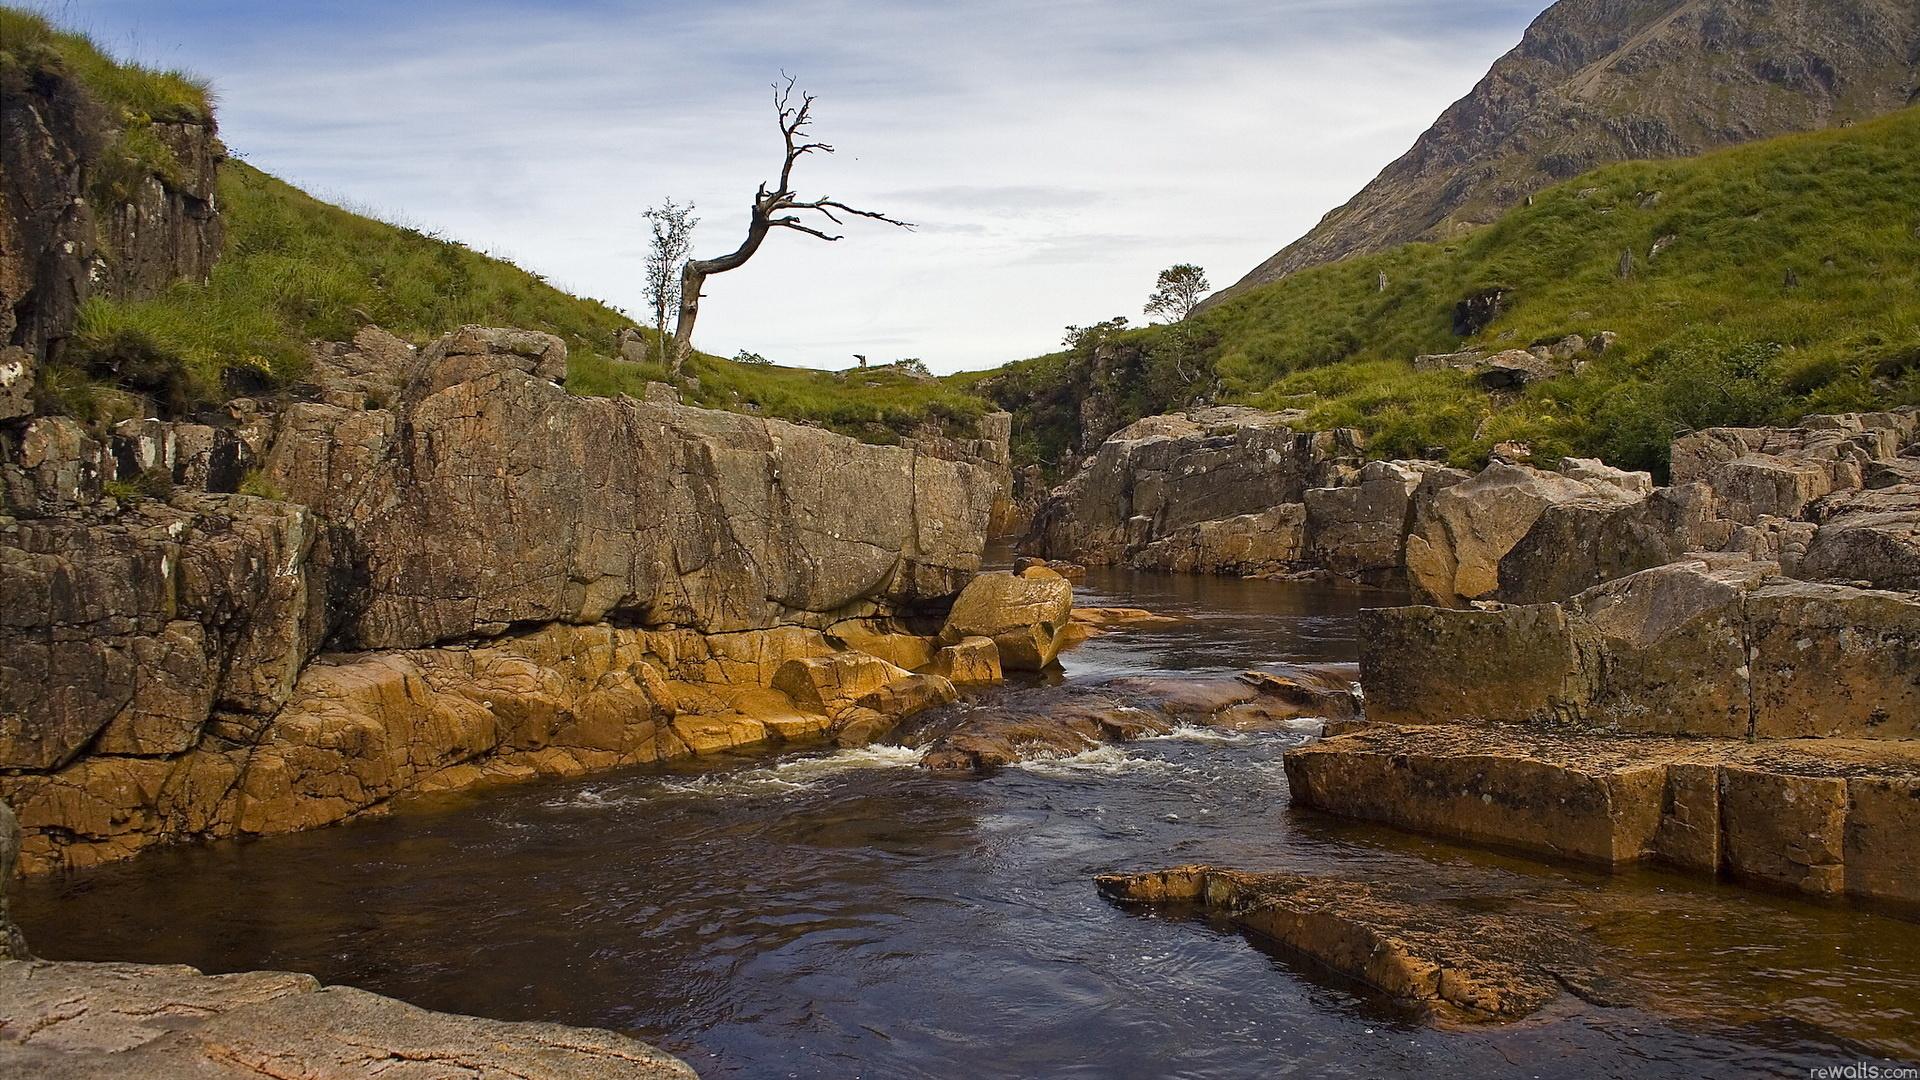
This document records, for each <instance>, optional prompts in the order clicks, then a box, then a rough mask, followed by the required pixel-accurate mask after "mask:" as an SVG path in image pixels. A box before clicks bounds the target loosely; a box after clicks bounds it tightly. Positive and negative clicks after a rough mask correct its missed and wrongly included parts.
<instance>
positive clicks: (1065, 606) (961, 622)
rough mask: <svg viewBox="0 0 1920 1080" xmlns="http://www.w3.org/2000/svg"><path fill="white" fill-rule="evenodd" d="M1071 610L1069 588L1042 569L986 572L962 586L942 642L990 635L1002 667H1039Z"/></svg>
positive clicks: (1054, 651) (1054, 649) (1047, 660)
mask: <svg viewBox="0 0 1920 1080" xmlns="http://www.w3.org/2000/svg"><path fill="white" fill-rule="evenodd" d="M1072 611H1073V586H1072V585H1069V584H1068V583H1067V580H1066V579H1065V578H1063V577H1061V576H1060V575H1058V574H1056V573H1053V572H1052V571H1050V570H1047V569H1046V568H1045V567H1029V568H1028V569H1027V570H1026V571H1025V572H1024V573H1023V574H1021V575H1019V576H1016V575H1014V574H1012V573H1010V572H1007V571H1004V570H995V571H989V572H987V573H984V574H980V575H978V576H977V577H975V578H974V579H973V580H972V581H970V582H968V583H967V587H966V588H965V589H963V590H961V593H960V596H959V598H958V599H956V600H955V601H954V602H953V610H952V611H951V612H949V613H948V615H947V623H946V626H945V627H943V628H942V629H941V631H940V640H941V642H942V643H944V644H948V645H951V644H955V643H957V642H959V641H961V640H963V639H965V638H970V637H984V638H991V639H992V640H993V643H994V645H995V646H996V647H997V648H998V649H999V652H1000V666H1001V667H1002V668H1006V669H1009V670H1019V671H1038V670H1040V669H1042V668H1044V667H1046V666H1047V665H1049V664H1051V663H1053V660H1054V657H1055V656H1057V655H1058V654H1059V651H1060V631H1061V629H1062V628H1064V627H1065V626H1066V625H1067V623H1068V621H1069V620H1070V618H1071V617H1072Z"/></svg>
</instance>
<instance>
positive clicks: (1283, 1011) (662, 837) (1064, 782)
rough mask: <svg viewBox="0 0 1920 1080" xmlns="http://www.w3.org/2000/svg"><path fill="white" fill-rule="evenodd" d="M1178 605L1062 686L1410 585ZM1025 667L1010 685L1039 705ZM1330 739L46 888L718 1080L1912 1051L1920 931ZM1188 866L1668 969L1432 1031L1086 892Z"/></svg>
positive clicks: (1318, 621) (59, 930)
mask: <svg viewBox="0 0 1920 1080" xmlns="http://www.w3.org/2000/svg"><path fill="white" fill-rule="evenodd" d="M1079 594H1080V595H1079V602H1081V603H1083V604H1109V605H1129V606H1140V607H1146V608H1150V609H1153V610H1156V611H1160V612H1164V613H1167V614H1174V615H1181V616H1185V619H1184V620H1183V621H1181V622H1179V623H1177V624H1173V625H1170V626H1157V627H1147V628H1141V629H1136V630H1132V631H1129V632H1126V633H1122V634H1115V635H1112V636H1108V637H1103V638H1098V639H1095V640H1094V641H1092V642H1089V643H1088V644H1086V645H1085V646H1083V647H1081V648H1080V649H1078V650H1076V651H1074V652H1072V653H1070V654H1068V655H1067V657H1066V658H1065V664H1064V667H1065V678H1066V680H1067V681H1068V682H1069V683H1071V684H1075V685H1085V684H1091V683H1096V682H1098V681H1100V680H1104V679H1110V678H1114V677H1118V676H1123V675H1124V676H1131V675H1141V674H1162V675H1197V674H1204V675H1217V674H1221V673H1232V672H1238V671H1241V670H1245V669H1249V668H1259V667H1267V668H1274V669H1276V670H1278V669H1283V668H1284V666H1285V665H1287V664H1297V663H1351V662H1352V661H1353V659H1354V656H1355V653H1356V641H1355V632H1356V623H1355V613H1356V612H1357V611H1358V610H1359V608H1361V607H1362V606H1365V605H1370V604H1376V603H1382V602H1390V601H1391V600H1392V597H1390V596H1388V595H1387V594H1382V593H1377V592H1368V591H1364V590H1357V589H1350V588H1342V587H1333V586H1324V585H1306V584H1292V583H1278V582H1258V581H1237V580H1219V579H1210V578H1187V577H1164V576H1151V575H1134V574H1130V573H1125V572H1118V571H1113V572H1096V573H1095V574H1094V576H1093V577H1092V578H1091V579H1090V581H1089V583H1088V585H1087V586H1085V587H1083V588H1081V589H1080V590H1079ZM1053 692H1057V691H1056V690H1053V689H1050V688H1048V687H1045V686H1034V685H1029V686H1011V687H1008V688H1006V689H1003V690H1001V691H998V692H997V693H1000V694H1004V695H1045V694H1048V693H1053ZM1311 737H1312V735H1311V733H1310V732H1308V731H1282V732H1276V733H1261V734H1222V733H1214V732H1208V731H1200V730H1194V729H1181V730H1179V731H1176V732H1175V734H1174V735H1172V736H1169V737H1163V738H1156V739H1150V740H1146V741H1143V742H1138V743H1134V744H1131V745H1128V746H1125V747H1115V748H1106V749H1100V750H1095V751H1091V752H1088V753H1085V754H1081V755H1078V756H1076V757H1071V758H1066V759H1062V760H1048V761H1036V762H1029V763H1026V764H1023V765H1021V766H1017V767H1013V768H1008V769H1005V770H1002V771H1000V772H998V773H997V774H994V775H991V776H987V777H982V778H967V779H955V778H951V777H943V776H935V775H931V774H928V773H926V772H924V771H923V770H920V769H917V768H915V767H913V765H912V761H913V758H914V753H913V752H912V751H910V750H906V749H903V748H899V747H892V746H876V747H870V748H866V749H860V750H848V751H833V750H830V749H822V750H815V751H805V752H795V753H792V754H789V755H786V756H783V757H780V758H775V759H744V758H743V759H726V760H716V759H705V760H703V761H701V762H699V763H696V764H679V765H675V766H672V767H662V768H648V769H641V770H634V771H629V772H623V773H617V774H606V775H600V776H595V777H589V778H585V779H580V780H571V781H565V782H551V783H532V784H526V785H521V786H517V787H510V788H496V789H492V790H489V791H486V792H484V793H480V794H471V795H466V796H446V797H437V798H434V799H430V800H427V799H422V800H415V801H414V802H412V803H410V804H408V805H406V806H404V807H402V808H401V809H400V810H399V811H398V812H397V813H395V814H394V815H392V816H390V817H387V818H383V819H378V820H370V821H366V822H362V823H357V824H352V825H348V826H344V827H339V828H332V829H324V830H320V831H316V832H311V833H305V834H301V835H295V836H284V837H275V838H271V839H267V840H260V841H253V842H221V843H212V844H206V845H195V846H183V847H176V848H171V849H165V850H157V851H153V852H150V853H147V854H145V855H142V856H141V857H139V858H137V859H134V860H132V861H130V862H126V863H121V864H117V865H112V866H107V867H103V868H99V869H96V870H93V871H90V872H84V873H78V874H72V875H67V876H64V877H58V878H48V879H38V880H34V881H30V882H27V883H25V884H24V885H23V886H22V887H21V888H20V890H19V895H18V904H17V916H18V918H19V921H20V922H21V924H22V925H23V927H24V928H25V930H26V932H27V936H28V940H29V942H30V943H31V944H32V945H33V946H34V947H35V949H36V951H37V952H39V953H40V954H41V955H43V956H47V957H51V958H55V959H115V960H140V961H152V962H177V963H187V964H192V965H195V966H197V967H200V968H203V969H205V970H208V971H234V970H243V969H255V968H278V969H289V970H297V971H307V972H312V973H314V974H315V975H318V976H319V977H320V978H321V979H322V980H324V981H327V982H335V983H347V984H351V985H355V986H360V987H364V988H366V989H369V990H374V991H377V992H380V993H384V994H390V995H393V996H396V997H400V998H403V999H405V1000H408V1001H412V1002H414V1003H416V1004H420V1005H423V1006H427V1007H429V1008H435V1009H442V1010H448V1011H453V1012H463V1013H475V1014H480V1015H485V1016H492V1017H500V1018H505V1019H526V1020H551V1021H558V1022H561V1023H567V1024H576V1025H587V1026H596V1027H608V1028H615V1029H619V1030H622V1031H626V1032H630V1033H633V1034H635V1035H638V1036H640V1037H642V1038H645V1039H648V1040H650V1041H653V1042H655V1043H656V1044H658V1045H660V1046H662V1047H664V1048H666V1049H668V1050H671V1051H673V1052H674V1053H677V1054H680V1055H682V1056H683V1057H685V1058H686V1059H687V1060H688V1061H689V1062H691V1063H692V1064H693V1065H694V1066H695V1067H696V1068H698V1069H699V1070H700V1072H701V1074H702V1075H703V1076H706V1077H709V1078H717V1077H871V1078H881V1077H885V1078H893V1077H940V1078H950V1077H966V1078H983V1080H984V1078H998V1077H1006V1078H1015V1077H1020V1078H1025V1077H1103V1078H1104V1077H1140V1078H1147V1077H1156V1078H1157V1077H1186V1078H1193V1080H1214V1078H1218V1080H1226V1078H1256V1077H1270V1076H1276V1075H1281V1074H1284V1073H1287V1072H1289V1071H1292V1072H1296V1073H1298V1074H1301V1075H1357V1076H1412V1075H1428V1074H1440V1075H1447V1074H1451V1075H1456V1076H1463V1077H1465V1076H1471V1077H1482V1076H1485V1077H1509V1076H1510V1077H1560V1076H1566V1077H1574V1076H1581V1077H1585V1076H1621V1077H1627V1076H1632V1077H1650V1076H1674V1077H1698V1076H1721V1075H1779V1076H1802V1077H1804V1076H1806V1075H1808V1073H1807V1069H1808V1068H1809V1067H1812V1066H1820V1065H1836V1064H1846V1063H1850V1062H1853V1061H1855V1060H1858V1059H1861V1058H1875V1057H1882V1056H1886V1057H1904V1058H1908V1059H1912V1058H1916V1057H1920V923H1916V922H1913V921H1910V920H1907V919H1903V918H1898V917H1894V916H1893V915H1891V914H1889V913H1886V912H1881V911H1877V910H1874V909H1871V908H1868V907H1865V906H1861V905H1856V904H1851V903H1813V902H1809V901H1805V900H1801V899H1798V898H1792V897H1784V896H1775V895H1770V894H1767V893H1762V892H1754V891H1749V890H1745V889H1740V888H1736V887H1734V886H1731V885H1725V884H1718V883H1714V882H1710V881H1702V880H1698V879H1693V878H1687V877H1682V876H1679V875H1676V874H1670V873H1666V872H1663V871H1659V870H1652V869H1636V870H1632V871H1629V872H1625V873H1619V874H1606V873H1598V872H1594V871H1590V870H1585V869H1580V868H1573V867H1560V866H1551V865H1546V864H1541V863H1536V862H1532V861H1528V860H1522V859H1513V858H1507V857H1503V856H1500V855H1496V854H1488V853H1484V852H1478V851H1472V850H1468V849H1465V848H1460V847H1455V846H1452V845H1449V844H1445V843H1441V842H1437V841H1430V840H1425V839H1420V838H1416V837H1410V836H1406V835H1403V834H1399V833H1395V832H1393V831H1391V830H1386V829H1381V828H1375V827H1371V826H1361V825H1355V824H1351V823H1343V822H1339V821H1334V820H1331V819H1328V818H1324V817H1321V816H1318V815H1310V814H1305V813H1301V812H1296V811H1291V810H1289V809H1288V807H1287V785H1286V778H1285V775H1284V774H1283V772H1282V770H1281V764H1280V762H1281V755H1282V754H1283V753H1284V752H1285V751H1286V750H1287V749H1288V748H1290V747H1292V746H1295V745H1298V744H1300V743H1301V742H1303V741H1305V740H1306V739H1308V738H1311ZM1185 862H1212V863H1217V864H1221V865H1227V866H1233V867H1237V868H1245V869H1261V868H1272V869H1288V870H1295V871H1302V872H1315V871H1329V870H1337V871H1340V872H1343V873H1349V874H1352V873H1360V874H1365V875H1369V876H1375V877H1380V878H1394V879H1397V880H1403V881H1415V882H1427V883H1432V885H1433V887H1434V888H1435V889H1436V890H1437V893H1438V892H1444V893H1445V894H1446V895H1447V896H1450V897H1452V898H1453V899H1452V900H1450V901H1447V902H1458V901H1459V899H1460V898H1461V897H1472V896H1475V895H1479V894H1481V893H1485V894H1487V895H1492V894H1495V893H1498V892H1501V891H1503V890H1504V891H1511V890H1513V889H1515V888H1520V889H1526V890H1531V891H1533V892H1536V893H1538V894H1540V895H1544V896H1548V897H1551V898H1556V902H1559V903H1562V904H1563V906H1564V907H1565V908H1566V909H1567V911H1568V912H1569V917H1570V918H1572V917H1578V918H1580V919H1581V920H1582V922H1583V925H1585V926H1586V927H1587V928H1588V932H1590V933H1592V934H1595V935H1597V936H1598V937H1599V938H1600V939H1602V940H1604V941H1605V942H1606V943H1607V944H1608V945H1609V946H1610V947H1612V948H1615V949H1617V950H1621V951H1622V952H1623V953H1625V954H1627V955H1629V956H1631V957H1632V958H1633V959H1634V961H1635V965H1636V966H1637V967H1639V968H1640V969H1642V970H1643V971H1645V972H1647V973H1649V976H1648V977H1649V979H1650V981H1651V983H1652V984H1653V990H1652V991H1651V992H1649V993H1647V994H1645V995H1642V996H1640V997H1637V998H1635V999H1634V1000H1629V1001H1623V1002H1614V1003H1609V1004H1605V1005H1599V1004H1590V1003H1588V1002H1585V1001H1582V1000H1579V999H1576V998H1573V997H1571V996H1567V997H1564V998H1563V999H1562V1001H1561V1002H1560V1003H1558V1004H1557V1005H1555V1006H1553V1007H1552V1008H1550V1009H1549V1010H1547V1011H1546V1012H1545V1013H1543V1014H1541V1015H1539V1016H1536V1017H1535V1018H1532V1019H1530V1020H1528V1021H1526V1022H1523V1023H1520V1024H1514V1025H1509V1026H1505V1027H1497V1028H1494V1027H1486V1028H1469V1029H1464V1030H1440V1029H1436V1028H1433V1027H1430V1026H1427V1025H1424V1024H1423V1023H1421V1022H1420V1021H1419V1020H1418V1019H1417V1018H1415V1017H1412V1016H1409V1015H1405V1014H1403V1013H1400V1012H1398V1011H1396V1010H1394V1009H1392V1008H1390V1007H1387V1006H1385V1005H1382V1004H1381V1003H1379V1002H1378V1001H1376V1000H1374V999H1373V998H1371V997H1370V996H1369V995H1367V994H1365V993H1364V992H1361V991H1359V990H1358V989H1357V988H1355V987H1353V986H1351V985H1349V984H1347V983H1345V982H1343V981H1342V980H1340V979H1338V978H1336V977H1333V976H1331V975H1329V974H1327V973H1325V972H1322V971H1320V970H1317V969H1315V968H1313V967H1312V966H1311V965H1307V964H1304V963H1302V962H1299V961H1296V960H1293V959H1289V958H1288V957H1285V956H1279V955H1271V954H1269V953H1267V952H1264V951H1262V949H1261V948H1260V947H1259V946H1258V945H1256V944H1254V943H1250V942H1249V941H1248V940H1246V939H1245V938H1243V937H1241V936H1240V935H1238V934H1236V933H1234V932H1232V931H1230V930H1227V929H1225V928H1224V927H1218V926H1214V925H1210V924H1208V923H1205V922H1198V921H1193V920H1191V919H1187V918H1181V917H1162V916H1155V915H1148V914H1141V913H1138V912H1134V911H1129V910H1126V909H1122V908H1120V907H1116V906H1114V905H1112V904H1110V903H1108V902H1106V901H1104V900H1102V899H1101V898H1100V897H1099V896H1098V895H1096V893H1095V891H1094V888H1093V883H1092V878H1093V876H1094V875H1095V874H1097V873H1101V872H1106V871H1114V870H1143V869H1153V868H1159V867H1163V866H1168V865H1173V864H1177V863H1185Z"/></svg>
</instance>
